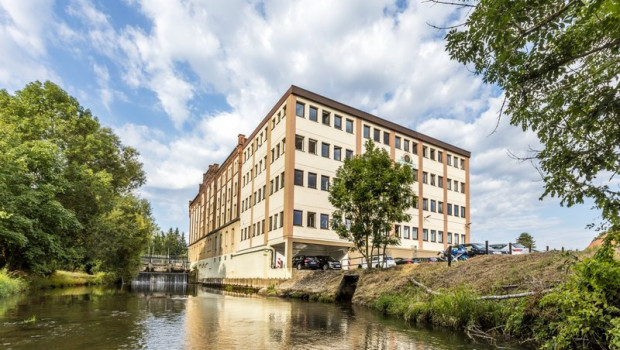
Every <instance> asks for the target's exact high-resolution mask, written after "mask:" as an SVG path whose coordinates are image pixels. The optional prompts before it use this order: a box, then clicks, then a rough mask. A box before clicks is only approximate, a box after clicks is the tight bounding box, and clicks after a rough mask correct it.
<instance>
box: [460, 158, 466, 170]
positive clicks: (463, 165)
mask: <svg viewBox="0 0 620 350" xmlns="http://www.w3.org/2000/svg"><path fill="white" fill-rule="evenodd" d="M461 169H465V159H463V158H461Z"/></svg>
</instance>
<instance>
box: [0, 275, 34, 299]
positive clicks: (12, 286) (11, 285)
mask: <svg viewBox="0 0 620 350" xmlns="http://www.w3.org/2000/svg"><path fill="white" fill-rule="evenodd" d="M27 287H28V283H26V281H24V280H23V279H21V278H19V277H16V276H14V275H13V274H10V273H9V272H8V271H7V270H6V268H4V269H1V270H0V298H1V297H5V296H8V295H11V294H15V293H18V292H20V291H22V290H25V289H26V288H27Z"/></svg>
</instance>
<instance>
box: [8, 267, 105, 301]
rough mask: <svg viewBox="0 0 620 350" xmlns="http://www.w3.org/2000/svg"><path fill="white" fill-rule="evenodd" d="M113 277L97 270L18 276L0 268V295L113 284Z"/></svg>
mask: <svg viewBox="0 0 620 350" xmlns="http://www.w3.org/2000/svg"><path fill="white" fill-rule="evenodd" d="M114 281H115V279H114V277H113V276H112V275H111V274H109V273H104V272H99V273H97V274H95V275H89V274H87V273H84V272H70V271H60V270H59V271H56V272H54V273H53V274H52V275H50V276H45V277H41V276H28V275H23V276H22V277H19V276H18V275H17V274H14V273H9V272H7V271H6V269H2V270H0V297H5V296H8V295H11V294H16V293H19V292H21V291H24V290H27V289H50V288H63V287H72V286H89V285H104V284H113V283H114Z"/></svg>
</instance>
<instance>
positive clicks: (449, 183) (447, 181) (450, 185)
mask: <svg viewBox="0 0 620 350" xmlns="http://www.w3.org/2000/svg"><path fill="white" fill-rule="evenodd" d="M446 188H447V189H449V190H451V189H452V180H450V179H447V180H446Z"/></svg>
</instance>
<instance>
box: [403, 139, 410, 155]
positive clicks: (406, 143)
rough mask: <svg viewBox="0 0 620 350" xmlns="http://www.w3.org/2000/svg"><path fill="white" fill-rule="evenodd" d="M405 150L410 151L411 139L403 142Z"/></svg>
mask: <svg viewBox="0 0 620 350" xmlns="http://www.w3.org/2000/svg"><path fill="white" fill-rule="evenodd" d="M403 150H404V151H405V152H409V140H405V142H404V143H403Z"/></svg>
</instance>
